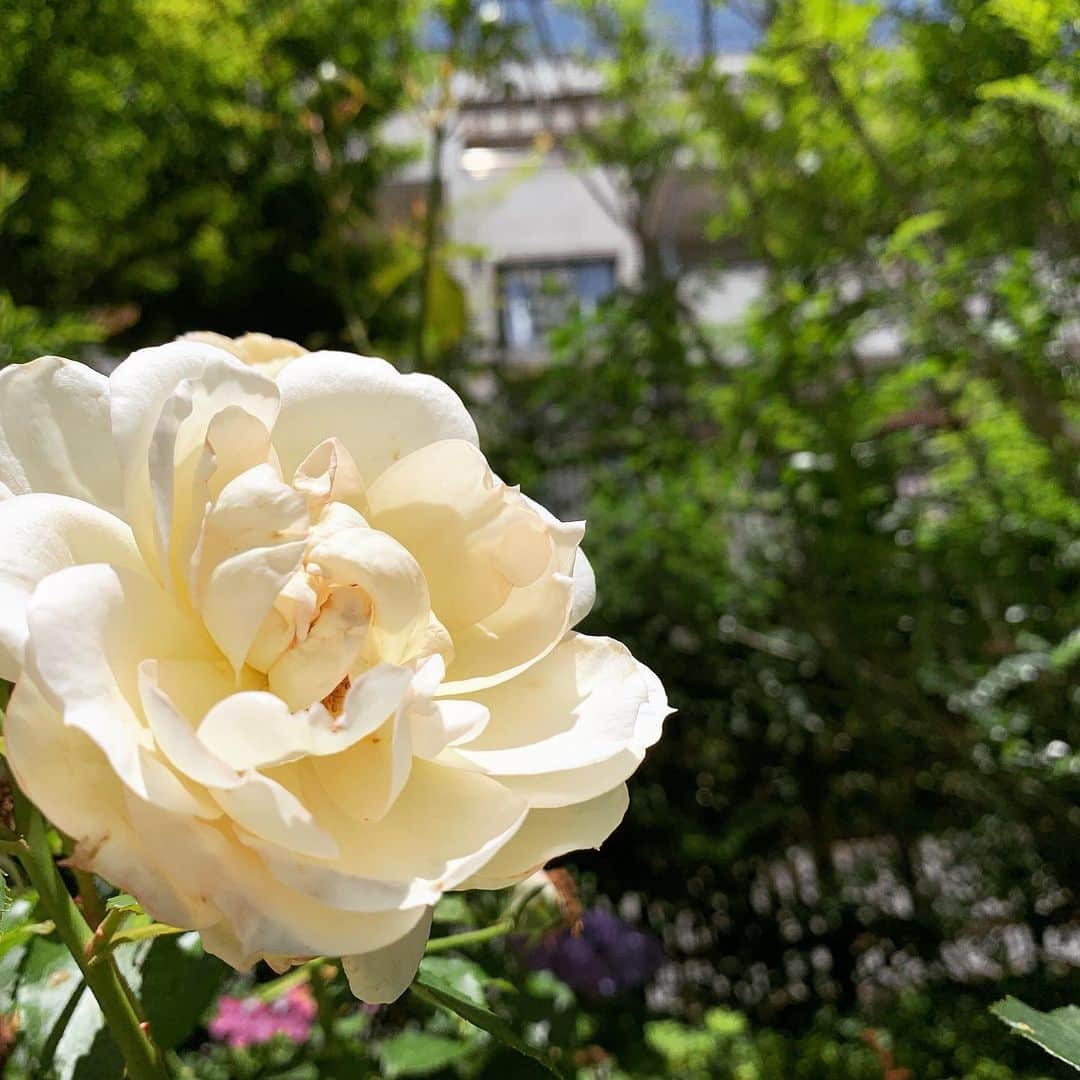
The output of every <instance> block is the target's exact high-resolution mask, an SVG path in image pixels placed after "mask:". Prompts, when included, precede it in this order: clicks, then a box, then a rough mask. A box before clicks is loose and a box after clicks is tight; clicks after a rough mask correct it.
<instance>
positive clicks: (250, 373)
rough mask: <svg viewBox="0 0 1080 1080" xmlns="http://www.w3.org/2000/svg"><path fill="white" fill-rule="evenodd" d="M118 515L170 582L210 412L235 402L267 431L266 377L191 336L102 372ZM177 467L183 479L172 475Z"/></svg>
mask: <svg viewBox="0 0 1080 1080" xmlns="http://www.w3.org/2000/svg"><path fill="white" fill-rule="evenodd" d="M109 386H110V408H111V420H112V429H113V435H114V438H115V441H116V446H117V450H118V452H119V455H120V460H121V462H122V467H123V474H124V505H125V516H126V517H127V520H128V521H129V522H130V523H131V526H132V529H133V530H134V532H135V538H136V540H137V541H138V544H139V548H140V550H141V551H142V552H143V556H144V558H145V559H146V561H147V564H148V565H149V566H151V568H153V569H155V571H156V572H157V573H158V574H159V577H160V579H161V580H162V581H163V582H166V583H169V584H170V585H171V584H172V582H171V578H172V569H173V568H172V567H171V565H170V558H169V555H168V551H169V545H170V537H171V535H172V532H173V527H174V524H176V525H177V532H178V535H180V536H186V535H187V530H186V529H185V528H184V527H183V524H182V523H179V522H174V517H184V516H186V515H187V514H189V513H190V512H191V508H190V505H189V500H190V498H191V490H192V482H193V479H194V476H195V472H196V470H197V468H198V464H199V462H200V460H201V457H202V449H203V446H204V443H205V438H206V433H207V429H208V428H209V426H210V423H211V420H212V419H213V417H214V416H215V415H216V414H217V413H219V412H221V411H222V410H223V409H226V408H228V407H229V406H237V407H239V408H241V409H243V410H244V411H245V412H247V413H249V414H250V415H251V416H253V417H255V418H257V419H258V420H259V421H261V422H262V424H263V425H264V426H265V427H266V428H267V429H268V430H269V429H270V428H272V427H273V425H274V420H275V418H276V416H277V411H278V402H279V396H278V391H277V387H276V386H275V385H274V382H273V381H272V380H271V379H267V378H265V377H264V376H262V375H260V374H258V373H257V372H256V371H254V370H253V369H251V368H248V367H245V366H244V365H243V364H241V363H240V362H239V361H237V360H236V359H235V357H233V356H230V355H229V354H228V353H226V352H223V351H222V350H221V349H217V348H213V347H212V346H209V345H204V344H200V343H198V342H192V341H186V342H185V341H177V342H171V343H170V344H168V345H160V346H157V347H155V348H151V349H140V350H139V351H138V352H134V353H132V354H131V356H129V357H128V358H127V359H126V360H125V361H124V362H123V363H122V364H120V365H119V366H118V367H117V368H116V370H115V371H113V373H112V375H111V376H110V377H109ZM177 471H179V472H180V473H181V474H182V476H181V478H180V479H179V480H178V479H177V477H176V476H175V474H176V472H177Z"/></svg>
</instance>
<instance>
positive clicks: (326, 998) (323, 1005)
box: [308, 964, 334, 1050]
mask: <svg viewBox="0 0 1080 1080" xmlns="http://www.w3.org/2000/svg"><path fill="white" fill-rule="evenodd" d="M308 972H309V974H308V977H309V979H310V981H311V994H312V997H314V998H315V1004H316V1005H317V1006H318V1009H319V1027H320V1028H322V1033H323V1048H324V1049H327V1050H329V1049H331V1048H332V1047H333V1045H334V1003H333V1002H332V1001H331V1000H330V992H329V989H328V987H327V985H326V979H324V978H323V969H322V964H312V965H311V967H310V968H309V969H308Z"/></svg>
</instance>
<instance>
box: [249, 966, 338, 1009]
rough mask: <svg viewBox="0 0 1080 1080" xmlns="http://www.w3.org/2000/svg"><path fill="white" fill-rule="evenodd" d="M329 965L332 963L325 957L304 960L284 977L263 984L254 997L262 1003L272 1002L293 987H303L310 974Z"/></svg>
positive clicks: (280, 976)
mask: <svg viewBox="0 0 1080 1080" xmlns="http://www.w3.org/2000/svg"><path fill="white" fill-rule="evenodd" d="M329 963H332V961H330V960H328V959H327V958H326V957H325V956H316V957H315V958H314V959H313V960H306V961H305V962H304V963H302V964H301V965H300V966H299V967H295V968H293V969H292V971H287V972H286V973H285V974H284V975H279V976H278V977H277V978H276V979H271V980H270V982H267V983H263V984H262V985H261V986H259V987H258V988H257V989H256V990H255V997H257V998H260V999H261V1000H263V1001H273V1000H274V998H276V997H280V996H281V995H282V994H284V993H285V992H286V991H288V990H291V989H292V988H293V987H294V986H303V985H304V983H306V982H307V981H308V980H309V979H310V978H311V973H312V971H313V970H314V969H315V968H316V967H318V966H319V965H321V964H329Z"/></svg>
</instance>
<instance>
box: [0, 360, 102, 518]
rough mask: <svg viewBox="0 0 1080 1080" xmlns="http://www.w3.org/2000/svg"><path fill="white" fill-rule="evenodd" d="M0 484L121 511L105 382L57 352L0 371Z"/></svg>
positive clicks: (20, 492) (12, 489)
mask: <svg viewBox="0 0 1080 1080" xmlns="http://www.w3.org/2000/svg"><path fill="white" fill-rule="evenodd" d="M0 483H2V484H3V485H4V486H5V487H6V488H7V489H8V490H9V491H10V492H12V493H13V494H15V495H25V494H27V493H28V492H31V491H36V492H51V493H52V494H55V495H70V496H71V497H72V498H76V499H83V500H85V501H86V502H89V503H93V504H94V505H96V506H100V507H101V508H102V509H103V510H108V511H109V512H110V513H113V514H118V513H120V511H121V507H122V502H123V501H122V497H121V484H120V464H119V458H118V457H117V453H116V448H115V446H114V444H113V438H112V431H111V429H110V426H109V380H108V379H106V378H105V376H104V375H100V374H98V372H96V371H94V370H93V369H91V368H88V367H87V366H86V365H85V364H78V363H75V362H74V361H72V360H64V359H63V358H61V357H59V356H42V357H39V358H38V359H37V360H33V361H31V362H30V363H29V364H9V365H8V366H7V367H5V368H4V369H3V370H2V371H0Z"/></svg>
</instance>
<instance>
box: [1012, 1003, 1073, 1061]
mask: <svg viewBox="0 0 1080 1080" xmlns="http://www.w3.org/2000/svg"><path fill="white" fill-rule="evenodd" d="M990 1011H991V1012H992V1013H993V1014H994V1015H995V1016H996V1017H997V1018H998V1019H999V1020H1003V1021H1004V1022H1005V1023H1006V1024H1008V1025H1009V1027H1011V1028H1012V1029H1013V1031H1015V1032H1016V1033H1017V1034H1018V1035H1023V1036H1024V1038H1025V1039H1030V1040H1031V1041H1032V1042H1033V1043H1037V1044H1038V1045H1039V1046H1041V1047H1042V1048H1043V1049H1044V1050H1045V1051H1047V1052H1048V1053H1050V1054H1053V1055H1054V1057H1056V1058H1060V1059H1061V1060H1062V1061H1064V1062H1065V1063H1066V1064H1068V1065H1071V1066H1072V1067H1073V1068H1074V1069H1077V1070H1080V1008H1078V1007H1077V1006H1076V1005H1065V1006H1063V1007H1062V1008H1060V1009H1054V1010H1053V1011H1052V1012H1048V1013H1044V1012H1039V1010H1038V1009H1033V1008H1031V1006H1030V1005H1025V1004H1024V1003H1023V1002H1022V1001H1019V1000H1018V999H1017V998H1014V997H1007V998H1005V999H1004V1000H1002V1001H999V1002H998V1003H997V1004H996V1005H994V1006H992V1007H991V1009H990Z"/></svg>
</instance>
